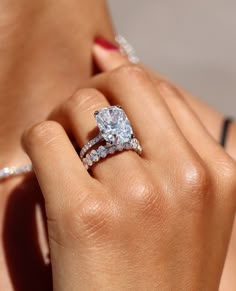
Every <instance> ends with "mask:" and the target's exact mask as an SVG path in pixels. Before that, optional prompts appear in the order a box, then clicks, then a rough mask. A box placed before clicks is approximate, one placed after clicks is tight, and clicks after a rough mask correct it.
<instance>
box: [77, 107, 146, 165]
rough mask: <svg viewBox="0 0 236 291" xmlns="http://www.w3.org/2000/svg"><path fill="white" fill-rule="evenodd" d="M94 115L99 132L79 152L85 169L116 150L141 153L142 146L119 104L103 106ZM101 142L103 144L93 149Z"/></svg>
mask: <svg viewBox="0 0 236 291" xmlns="http://www.w3.org/2000/svg"><path fill="white" fill-rule="evenodd" d="M94 116H95V119H96V123H97V126H98V129H99V131H100V132H99V134H98V135H97V136H96V137H95V138H93V139H91V140H90V141H89V142H88V143H87V144H86V145H85V146H84V147H83V148H82V149H81V151H80V154H79V155H80V158H81V160H82V161H83V164H84V166H85V168H86V169H87V170H88V169H89V168H90V167H92V166H93V165H94V164H95V163H98V162H99V161H100V160H101V159H104V158H106V157H107V156H108V155H112V154H115V153H116V152H121V151H124V150H133V151H135V152H136V153H138V154H139V155H141V153H142V147H141V145H140V143H139V141H138V140H137V138H135V136H134V132H133V129H132V127H131V124H130V121H129V119H128V117H127V115H126V114H125V112H124V110H123V109H122V107H121V106H109V107H105V108H103V109H100V110H97V111H96V112H95V113H94ZM102 142H103V143H104V142H105V144H103V145H102V144H101V145H100V146H98V147H97V148H96V149H93V148H94V146H95V145H97V144H100V143H102ZM89 150H91V151H90V153H88V152H89Z"/></svg>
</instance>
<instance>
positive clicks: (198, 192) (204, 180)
mask: <svg viewBox="0 0 236 291" xmlns="http://www.w3.org/2000/svg"><path fill="white" fill-rule="evenodd" d="M178 183H179V184H180V185H181V191H182V192H184V193H186V194H187V195H188V196H189V197H191V198H192V199H197V201H204V200H205V198H206V197H207V194H208V193H209V190H210V187H211V179H210V175H209V173H208V170H207V168H206V167H205V166H204V165H202V163H200V162H198V161H195V162H192V163H190V164H189V165H188V166H185V167H184V169H183V170H182V173H181V177H180V180H179V181H178Z"/></svg>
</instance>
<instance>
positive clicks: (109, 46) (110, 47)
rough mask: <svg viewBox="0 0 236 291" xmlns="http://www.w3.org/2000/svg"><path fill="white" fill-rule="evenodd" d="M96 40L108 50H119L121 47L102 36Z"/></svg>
mask: <svg viewBox="0 0 236 291" xmlns="http://www.w3.org/2000/svg"><path fill="white" fill-rule="evenodd" d="M94 42H95V43H96V44H97V45H99V46H101V47H102V48H104V49H106V50H110V51H118V50H119V47H118V46H117V45H115V44H114V43H112V42H110V41H108V40H106V39H105V38H103V37H102V36H98V37H96V38H95V40H94Z"/></svg>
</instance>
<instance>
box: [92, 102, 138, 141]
mask: <svg viewBox="0 0 236 291" xmlns="http://www.w3.org/2000/svg"><path fill="white" fill-rule="evenodd" d="M95 118H96V122H97V126H98V128H99V130H100V132H101V134H102V137H103V138H104V139H105V141H107V142H108V143H110V144H113V145H118V144H124V143H127V142H129V141H130V140H131V138H132V136H133V130H132V127H131V125H130V122H129V119H128V117H127V116H126V114H125V112H124V111H123V109H122V108H121V107H118V106H109V107H106V108H103V109H101V110H98V111H96V114H95Z"/></svg>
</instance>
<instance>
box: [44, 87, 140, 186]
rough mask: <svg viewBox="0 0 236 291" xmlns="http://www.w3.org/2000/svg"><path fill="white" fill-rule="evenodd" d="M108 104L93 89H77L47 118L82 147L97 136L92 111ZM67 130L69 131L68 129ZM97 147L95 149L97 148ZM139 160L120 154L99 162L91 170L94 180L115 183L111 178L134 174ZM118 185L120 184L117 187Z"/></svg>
mask: <svg viewBox="0 0 236 291" xmlns="http://www.w3.org/2000/svg"><path fill="white" fill-rule="evenodd" d="M109 105H110V104H109V102H108V101H107V99H106V97H105V96H104V95H103V94H102V93H100V92H99V91H97V90H95V89H82V90H78V91H77V92H76V93H75V94H74V96H72V97H71V98H70V99H69V100H68V101H67V102H65V103H64V104H63V105H61V106H59V107H58V108H56V109H55V110H54V111H53V112H52V114H51V115H50V117H49V119H51V120H55V121H57V122H59V123H61V124H62V126H63V127H64V128H65V129H66V130H67V131H70V132H72V134H73V136H74V137H75V139H76V141H77V143H78V144H79V146H80V147H81V148H82V147H83V146H84V145H85V144H86V143H87V142H88V141H89V140H91V139H92V138H94V137H95V136H97V134H98V133H99V131H98V129H97V125H96V121H95V118H94V112H95V111H97V110H99V109H102V108H105V107H108V106H109ZM68 129H69V130H68ZM98 147H99V145H96V146H95V147H94V148H95V149H97V148H98ZM140 167H141V163H140V158H139V157H138V155H137V154H136V153H134V152H131V151H129V152H122V153H119V154H116V155H114V156H113V155H112V156H108V157H107V158H106V160H103V159H102V160H100V161H99V163H98V164H95V165H94V166H93V167H92V172H93V175H94V177H96V178H97V179H99V180H100V181H106V182H108V184H109V183H113V185H114V184H115V182H116V181H117V180H116V179H114V177H117V176H121V175H124V173H126V175H127V173H129V174H130V175H131V174H132V175H134V173H135V169H137V168H140ZM119 186H120V185H119Z"/></svg>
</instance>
